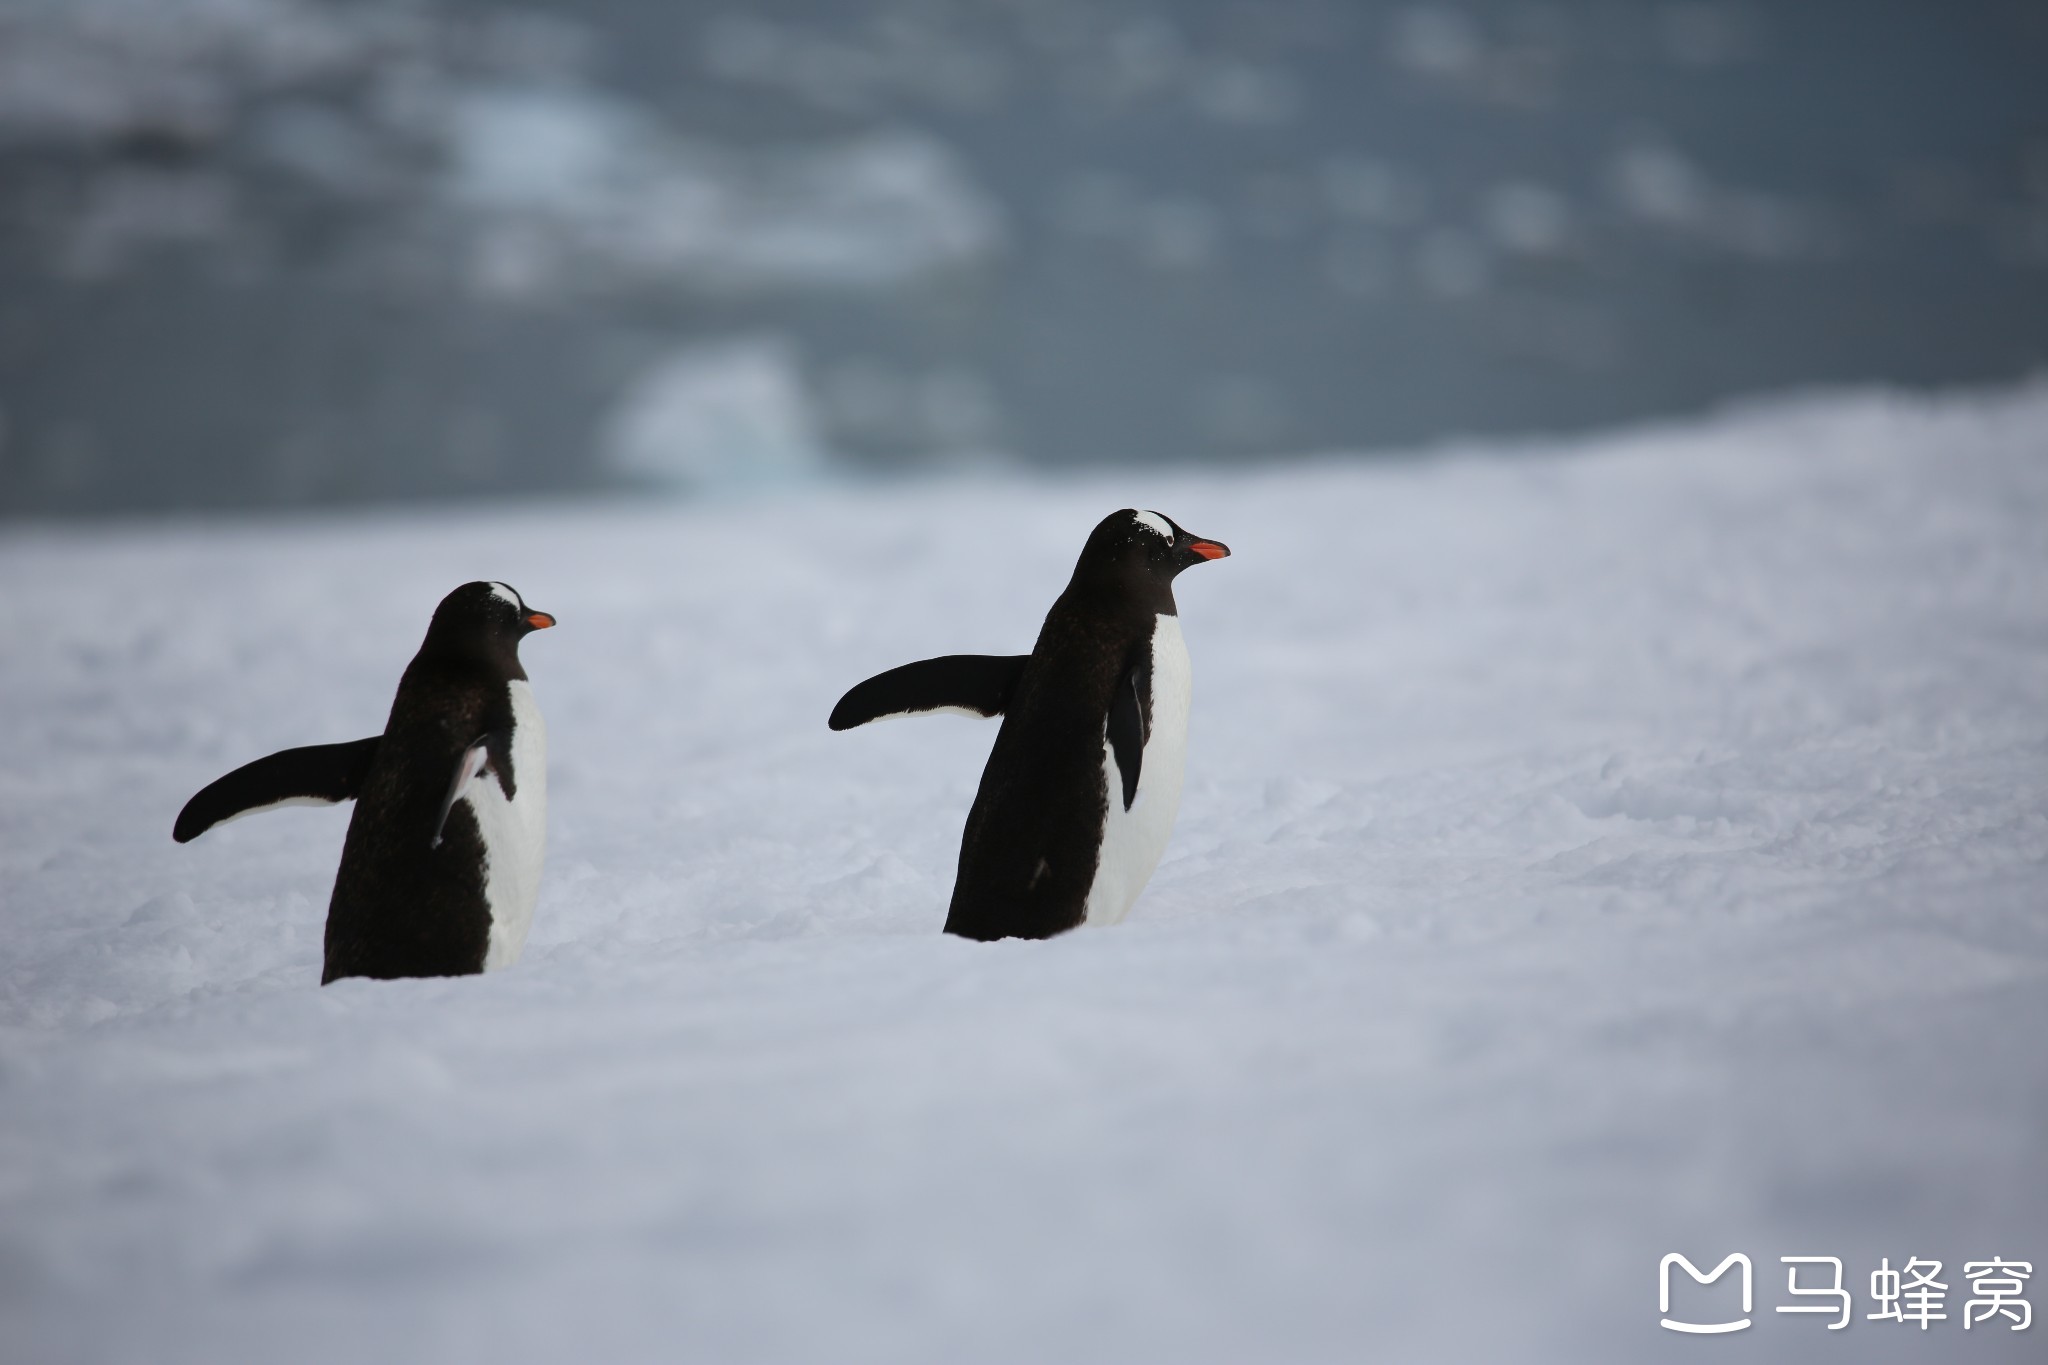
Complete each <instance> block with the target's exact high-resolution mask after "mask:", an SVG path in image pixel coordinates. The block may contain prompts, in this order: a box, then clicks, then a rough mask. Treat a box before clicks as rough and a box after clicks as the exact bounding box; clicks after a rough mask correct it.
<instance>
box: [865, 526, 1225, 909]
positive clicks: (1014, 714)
mask: <svg viewBox="0 0 2048 1365" xmlns="http://www.w3.org/2000/svg"><path fill="white" fill-rule="evenodd" d="M1229 553H1230V550H1229V549H1228V548H1227V547H1226V546H1224V545H1221V544H1219V543H1218V542H1216V541H1213V540H1204V539H1202V538H1200V537H1198V536H1194V535H1190V534H1189V533H1188V532H1186V531H1184V530H1182V529H1181V528H1180V527H1179V526H1177V525H1175V524H1174V523H1173V522H1171V521H1169V520H1168V519H1167V518H1165V517H1163V516H1161V515H1159V514H1158V513H1157V512H1139V511H1133V510H1130V509H1128V508H1126V509H1125V510H1123V511H1121V512H1115V513H1112V514H1111V515H1109V516H1108V517H1105V518H1104V519H1103V520H1102V522H1101V523H1100V524H1099V525H1098V526H1096V528H1095V530H1094V532H1093V533H1092V534H1090V535H1089V537H1088V543H1087V545H1086V546H1084V547H1083V548H1082V550H1081V559H1080V562H1079V563H1077V564H1076V565H1075V566H1074V577H1073V579H1072V580H1071V581H1070V582H1069V583H1068V584H1067V590H1066V591H1065V592H1063V593H1061V594H1060V596H1059V600H1058V601H1056V602H1054V603H1053V604H1052V610H1051V611H1050V612H1048V613H1047V614H1046V618H1045V625H1044V627H1043V628H1041V629H1040V631H1039V633H1038V643H1037V644H1036V645H1034V646H1033V647H1032V650H1031V653H1029V654H1025V655H1018V656H1015V657H1008V656H994V655H982V654H954V655H948V656H946V657H944V658H938V659H926V660H923V661H922V662H919V663H914V664H905V665H903V666H902V667H901V668H892V669H890V670H889V671H888V672H887V673H881V674H878V675H876V676H875V677H872V678H869V679H868V680H867V681H866V682H864V683H861V684H859V685H858V686H856V687H855V688H854V689H853V690H852V691H850V692H848V693H847V694H846V695H845V696H843V697H841V698H840V699H839V704H838V705H837V706H836V707H834V708H833V710H832V718H831V720H830V722H829V723H830V725H831V727H832V728H833V729H834V730H848V729H852V728H853V727H854V726H856V725H865V724H867V723H868V722H869V721H871V720H884V719H889V718H893V717H896V716H907V715H918V714H923V713H925V712H931V711H951V712H955V713H962V714H968V715H976V716H1001V717H1003V725H1002V729H1001V730H1000V731H998V732H997V734H996V743H995V748H994V749H993V750H992V751H991V752H990V754H989V757H988V766H987V767H986V768H984V769H983V770H982V774H981V789H980V790H979V791H978V792H976V793H975V797H974V806H973V809H971V810H970V811H969V812H968V814H967V830H966V833H965V834H964V835H963V836H962V838H961V840H960V870H959V874H958V876H957V877H956V878H955V880H954V883H953V903H952V905H951V907H950V908H949V909H948V910H947V912H946V932H947V933H949V934H959V935H961V936H963V937H965V938H975V939H998V938H1050V937H1052V936H1053V935H1054V934H1057V933H1062V932H1064V931H1065V930H1068V929H1072V928H1074V927H1075V926H1076V925H1079V924H1114V923H1116V922H1117V921H1119V920H1121V919H1122V918H1123V917H1124V915H1125V914H1126V913H1127V912H1128V911H1129V910H1130V908H1131V902H1132V901H1134V900H1136V899H1137V898H1138V893H1139V892H1140V891H1142V890H1143V889H1144V887H1145V883H1146V881H1148V880H1149V879H1150V878H1151V876H1152V869H1153V868H1154V867H1156V866H1158V864H1159V855H1160V854H1161V853H1163V852H1165V851H1166V838H1167V835H1168V834H1170V833H1171V832H1172V830H1173V818H1174V816H1175V815H1176V814H1177V813H1178V812H1179V810H1180V785H1181V777H1182V774H1183V772H1184V771H1185V769H1186V761H1187V737H1188V700H1189V674H1188V651H1187V646H1186V644H1184V643H1183V642H1182V640H1181V633H1180V616H1179V613H1178V611H1177V610H1176V609H1175V607H1174V601H1173V580H1174V576H1175V575H1176V574H1178V573H1179V572H1180V571H1181V570H1182V569H1185V568H1187V567H1188V566H1189V565H1191V564H1199V563H1201V562H1202V561H1204V560H1209V559H1221V558H1223V557H1224V556H1225V555H1227V554H1229Z"/></svg>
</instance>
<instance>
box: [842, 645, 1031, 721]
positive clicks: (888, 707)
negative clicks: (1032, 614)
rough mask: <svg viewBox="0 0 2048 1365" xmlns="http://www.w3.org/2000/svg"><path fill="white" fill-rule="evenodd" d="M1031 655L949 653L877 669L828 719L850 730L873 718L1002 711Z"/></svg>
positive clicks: (855, 687)
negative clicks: (882, 671) (899, 666)
mask: <svg viewBox="0 0 2048 1365" xmlns="http://www.w3.org/2000/svg"><path fill="white" fill-rule="evenodd" d="M1030 661H1031V656H1030V655H1029V654H947V655H943V656H941V657H940V658H937V659H920V660H918V661H917V662H916V663H914V664H904V665H903V666H902V667H901V668H892V669H890V670H889V671H888V672H887V673H877V674H876V675H875V676H874V677H872V678H869V679H868V680H867V681H866V682H862V683H855V684H854V685H853V688H852V689H851V690H850V691H848V692H847V694H846V695H845V696H843V697H841V698H840V699H839V704H838V705H837V706H835V707H833V708H832V718H831V719H830V720H828V721H827V722H826V724H827V725H830V726H831V727H832V728H833V729H834V730H851V729H852V728H853V727H854V726H856V725H866V724H867V723H868V722H869V721H873V720H894V719H895V718H896V717H898V716H921V715H929V714H931V713H933V712H938V711H950V712H953V713H954V714H956V715H968V716H1000V715H1001V714H1003V712H1004V711H1005V710H1006V709H1007V708H1008V707H1009V705H1010V697H1011V695H1012V694H1013V693H1015V692H1016V690H1017V679H1018V678H1020V677H1022V676H1023V674H1024V665H1025V664H1027V663H1029V662H1030Z"/></svg>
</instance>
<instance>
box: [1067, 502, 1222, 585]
mask: <svg viewBox="0 0 2048 1365" xmlns="http://www.w3.org/2000/svg"><path fill="white" fill-rule="evenodd" d="M1229 553H1230V547H1229V546H1227V545H1225V544H1223V542H1221V541H1217V540H1208V539H1205V538H1204V537H1202V536H1198V535H1195V534H1194V533H1193V532H1191V531H1187V530H1183V529H1182V528H1181V527H1180V526H1179V525H1178V524H1176V523H1175V522H1174V521H1173V519H1172V518H1170V517H1164V516H1161V515H1160V514H1159V513H1157V512H1144V511H1140V510H1138V509H1137V508H1133V507H1126V508H1124V509H1123V510H1122V511H1119V512H1111V513H1110V514H1109V515H1108V516H1106V517H1104V518H1103V519H1102V520H1101V521H1100V522H1098V523H1097V524H1096V527H1095V530H1094V531H1093V532H1092V533H1091V534H1090V535H1089V537H1088V544H1087V546H1086V547H1085V548H1084V549H1083V550H1082V551H1081V564H1080V568H1081V569H1082V570H1084V571H1093V572H1097V573H1105V572H1106V573H1108V574H1111V575H1114V576H1116V577H1119V578H1135V579H1138V580H1140V581H1149V582H1152V583H1156V584H1159V585H1162V586H1164V585H1166V584H1170V583H1172V582H1173V579H1174V576H1175V575H1176V574H1178V573H1179V572H1180V571H1181V570H1182V569H1185V568H1187V567H1188V566H1189V565H1191V564H1201V563H1204V562H1206V561H1208V560H1211V559H1222V558H1223V557H1224V556H1225V555H1227V554H1229Z"/></svg>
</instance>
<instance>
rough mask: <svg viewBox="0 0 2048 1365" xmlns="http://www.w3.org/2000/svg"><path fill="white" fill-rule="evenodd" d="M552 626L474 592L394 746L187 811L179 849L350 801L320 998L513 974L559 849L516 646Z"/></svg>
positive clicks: (443, 626) (310, 752) (357, 748)
mask: <svg viewBox="0 0 2048 1365" xmlns="http://www.w3.org/2000/svg"><path fill="white" fill-rule="evenodd" d="M553 624H555V618H554V617H552V616H550V615H548V614H547V613H546V612H541V611H535V610H533V609H532V608H530V607H528V606H527V605H526V603H525V601H524V600H522V599H521V598H520V596H519V594H518V593H517V592H515V591H513V590H512V589H511V588H509V587H507V586H506V585H505V584H503V583H465V584H464V585H463V586H461V587H459V588H457V589H456V590H455V591H454V592H451V593H449V594H448V596H447V597H445V598H443V599H442V601H441V605H440V606H439V607H438V608H436V609H435V611H434V619H433V622H432V624H431V625H429V626H428V628H427V638H426V640H425V642H424V643H422V644H421V646H420V651H419V653H418V654H417V655H415V656H414V658H413V661H412V662H411V663H410V664H408V665H407V666H406V670H405V674H404V676H403V677H401V678H400V679H399V682H398V695H397V697H396V698H395V699H394V700H393V701H392V704H391V716H390V719H389V720H387V721H386V722H385V726H384V733H383V734H381V735H373V736H371V737H370V738H368V739H359V740H355V741H352V742H350V743H347V744H324V745H315V746H312V747H310V748H303V749H286V750H284V751H282V752H280V753H275V754H272V755H270V756H269V757H268V758H259V759H257V760H256V761H255V762H253V763H249V764H245V765H244V766H242V767H240V768H237V769H235V770H234V771H233V772H231V773H229V774H227V776H225V777H222V778H220V779H219V780H217V781H215V782H213V783H211V784H209V785H208V786H207V787H206V788H204V789H203V790H202V791H200V792H199V793H198V795H196V796H194V797H193V798H192V799H191V800H190V801H188V802H187V803H186V804H185V808H184V809H183V810H182V811H180V812H179V813H178V821H177V824H176V826H175V827H174V828H173V830H172V837H173V838H174V839H176V840H177V841H178V842H179V843H181V844H182V843H187V842H190V841H191V840H193V839H196V838H198V837H199V836H200V835H201V834H204V833H205V832H206V831H207V830H209V829H211V828H212V827H213V826H215V825H218V824H222V823H224V822H226V821H228V820H233V819H237V818H239V817H241V816H244V815H250V814H253V813H255V812H257V811H262V810H272V809H275V808H276V807H278V806H288V805H331V804H335V803H338V802H342V801H349V800H353V801H354V802H355V803H356V809H355V814H354V816H353V818H352V819H351V820H350V821H349V827H348V838H347V841H346V842H345V843H344V844H343V846H342V851H341V867H340V870H339V871H338V872H337V873H336V874H335V878H334V894H333V897H332V899H331V900H330V901H329V902H328V907H327V944H326V948H327V955H326V966H325V968H324V969H323V971H322V973H321V977H320V981H321V984H322V985H325V984H326V983H328V982H330V981H334V980H337V979H339V978H341V977H345V976H371V977H401V976H464V975H468V974H471V973H474V972H486V971H493V970H495V969H497V968H499V967H507V966H510V965H511V964H512V963H513V962H515V961H517V960H518V957H519V953H520V950H521V949H522V948H523V947H524V946H525V944H526V934H527V930H528V929H529V928H530V927H531V926H532V923H533V906H534V901H535V899H536V897H537V896H538V894H539V890H540V871H541V862H542V857H543V853H544V851H545V847H546V839H547V729H546V726H545V725H544V724H543V723H542V721H541V716H540V710H539V708H538V707H536V706H535V705H534V701H533V692H532V689H531V688H530V687H529V686H528V684H527V679H526V670H525V668H523V667H522V666H521V665H520V662H519V642H520V641H521V640H522V639H524V638H525V637H526V636H527V635H529V634H531V633H532V632H534V631H536V630H543V629H546V628H547V627H549V626H552V625H553Z"/></svg>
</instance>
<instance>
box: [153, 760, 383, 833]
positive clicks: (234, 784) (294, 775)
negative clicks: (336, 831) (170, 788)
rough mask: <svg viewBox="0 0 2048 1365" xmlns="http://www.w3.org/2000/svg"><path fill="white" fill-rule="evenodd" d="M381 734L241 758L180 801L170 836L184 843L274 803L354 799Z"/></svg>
mask: <svg viewBox="0 0 2048 1365" xmlns="http://www.w3.org/2000/svg"><path fill="white" fill-rule="evenodd" d="M383 738H384V737H383V736H382V735H371V736H370V737H369V738H368V739H358V740H355V741H353V742H351V743H348V744H310V745H307V746H306V747H305V748H303V749H282V750H279V751H278V752H277V753H274V754H271V755H270V756H269V757H267V758H259V759H257V760H256V761H255V762H254V763H244V764H243V765H242V766H241V767H239V768H237V769H235V770H234V771H233V772H231V773H229V774H227V775H226V776H225V777H219V778H215V779H214V780H213V781H212V782H209V783H207V784H206V785H205V786H204V787H201V788H200V789H199V792H198V794H197V795H195V796H194V797H193V798H192V799H191V800H190V801H187V802H186V803H185V808H184V809H183V810H181V811H179V812H178V822H177V823H176V824H175V825H173V826H172V827H171V838H173V839H175V840H177V841H178V842H179V843H181V844H189V843H191V842H192V841H193V840H194V839H197V838H198V837H199V836H200V835H202V834H204V833H206V831H208V830H210V829H212V828H213V827H214V826H215V825H221V824H226V823H227V822H228V821H230V820H237V819H240V818H241V817H242V816H244V815H254V814H255V813H256V812H258V811H265V810H274V809H276V808H277V807H279V806H332V805H335V804H338V803H339V802H342V801H353V800H355V799H356V794H357V793H358V792H360V791H361V790H362V787H363V779H364V778H366V777H368V776H369V773H370V763H371V761H372V760H373V759H375V758H376V757H377V746H378V744H380V743H381V742H382V741H383Z"/></svg>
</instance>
